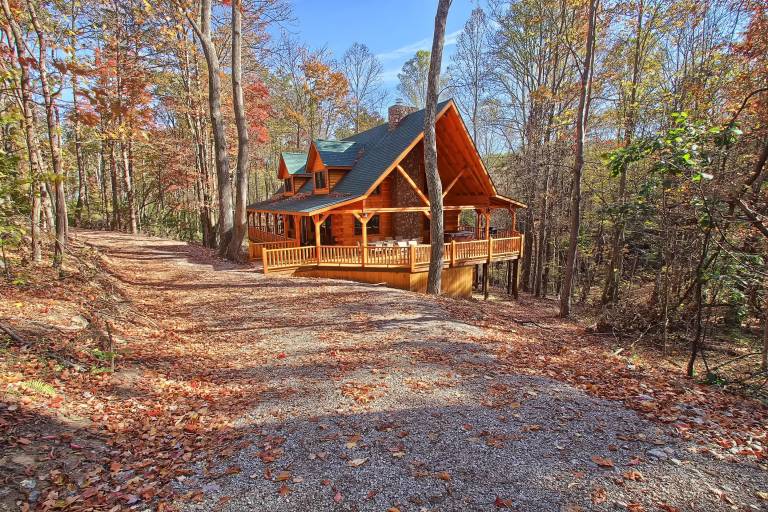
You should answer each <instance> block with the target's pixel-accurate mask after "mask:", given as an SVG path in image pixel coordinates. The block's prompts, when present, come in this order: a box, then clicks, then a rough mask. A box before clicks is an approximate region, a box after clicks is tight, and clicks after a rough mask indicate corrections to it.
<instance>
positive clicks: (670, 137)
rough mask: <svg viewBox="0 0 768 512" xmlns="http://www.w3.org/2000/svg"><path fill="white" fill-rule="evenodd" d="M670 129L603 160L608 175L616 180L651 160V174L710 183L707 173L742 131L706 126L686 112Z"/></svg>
mask: <svg viewBox="0 0 768 512" xmlns="http://www.w3.org/2000/svg"><path fill="white" fill-rule="evenodd" d="M671 117H672V126H671V128H669V129H668V130H667V131H666V132H665V133H661V134H659V135H658V136H656V137H653V138H646V139H639V140H637V141H635V142H634V143H633V144H630V145H629V146H627V147H624V148H620V149H617V150H614V151H612V152H610V153H608V155H607V156H606V165H607V166H608V168H609V169H610V171H611V174H612V175H613V176H614V177H616V176H619V175H620V174H621V172H622V170H624V169H626V168H627V167H628V166H629V165H631V164H633V163H637V162H640V161H641V160H645V159H653V162H652V165H651V171H652V172H653V173H655V174H657V175H660V176H684V177H686V178H687V179H688V180H690V181H691V182H693V183H702V182H703V181H709V180H712V179H714V177H715V174H714V171H712V170H710V167H712V163H713V161H715V160H716V159H717V158H718V157H719V156H720V152H722V151H723V150H725V149H727V148H728V147H729V146H731V145H733V144H735V143H736V142H737V141H738V139H739V137H740V136H741V135H742V131H741V130H740V129H739V128H738V126H736V125H734V124H728V125H726V126H707V125H706V124H705V123H704V122H701V121H695V120H692V119H690V117H689V115H688V113H687V112H675V113H673V114H672V115H671Z"/></svg>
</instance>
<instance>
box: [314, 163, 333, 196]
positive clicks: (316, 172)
mask: <svg viewBox="0 0 768 512" xmlns="http://www.w3.org/2000/svg"><path fill="white" fill-rule="evenodd" d="M318 174H324V176H323V181H324V183H325V186H324V187H322V188H318V186H317V175H318ZM312 183H313V184H314V188H315V192H316V193H319V194H322V193H327V192H330V189H329V187H330V184H329V182H328V169H321V170H319V171H315V173H314V175H313V176H312Z"/></svg>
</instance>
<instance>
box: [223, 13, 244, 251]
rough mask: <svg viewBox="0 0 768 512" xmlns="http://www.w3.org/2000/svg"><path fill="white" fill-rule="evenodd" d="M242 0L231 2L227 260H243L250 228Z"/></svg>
mask: <svg viewBox="0 0 768 512" xmlns="http://www.w3.org/2000/svg"><path fill="white" fill-rule="evenodd" d="M241 10H242V0H233V1H232V104H233V107H234V110H235V123H236V125H237V175H236V191H235V218H234V228H233V230H232V240H231V241H230V243H229V247H228V248H227V257H228V258H229V259H231V260H234V261H238V260H240V258H241V253H242V246H243V238H244V236H245V231H246V229H247V222H248V218H247V212H246V207H247V206H248V205H247V203H248V171H249V161H248V160H249V155H248V124H247V123H246V120H245V104H244V101H243V86H242V78H243V65H242V62H241V53H242V13H241Z"/></svg>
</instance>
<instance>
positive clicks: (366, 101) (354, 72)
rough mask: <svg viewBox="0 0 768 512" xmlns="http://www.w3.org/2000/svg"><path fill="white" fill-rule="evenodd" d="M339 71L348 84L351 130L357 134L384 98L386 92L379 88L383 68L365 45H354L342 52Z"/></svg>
mask: <svg viewBox="0 0 768 512" xmlns="http://www.w3.org/2000/svg"><path fill="white" fill-rule="evenodd" d="M341 69H342V70H343V71H344V75H345V76H346V77H347V82H348V83H349V93H350V96H351V100H352V105H351V113H352V128H353V130H354V131H355V133H359V132H361V131H362V130H363V129H365V128H363V126H362V125H363V122H364V119H365V117H366V116H370V114H371V113H372V112H376V111H377V110H378V109H379V108H380V107H381V105H382V103H383V102H384V99H385V98H386V91H385V90H384V89H383V88H382V86H381V73H382V72H383V70H384V68H383V66H382V64H381V61H380V60H379V59H378V58H377V57H376V55H374V54H373V52H371V50H370V49H369V48H368V47H367V46H366V45H364V44H361V43H354V44H353V45H352V46H350V47H349V49H348V50H347V51H346V52H344V57H342V59H341ZM366 128H367V127H366Z"/></svg>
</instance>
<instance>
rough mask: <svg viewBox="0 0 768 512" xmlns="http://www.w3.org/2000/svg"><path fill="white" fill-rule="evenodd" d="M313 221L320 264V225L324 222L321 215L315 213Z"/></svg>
mask: <svg viewBox="0 0 768 512" xmlns="http://www.w3.org/2000/svg"><path fill="white" fill-rule="evenodd" d="M312 222H314V223H315V252H316V253H317V264H318V265H320V225H321V224H322V223H323V222H322V221H321V220H320V216H319V215H313V216H312Z"/></svg>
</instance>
